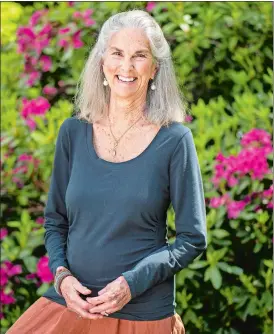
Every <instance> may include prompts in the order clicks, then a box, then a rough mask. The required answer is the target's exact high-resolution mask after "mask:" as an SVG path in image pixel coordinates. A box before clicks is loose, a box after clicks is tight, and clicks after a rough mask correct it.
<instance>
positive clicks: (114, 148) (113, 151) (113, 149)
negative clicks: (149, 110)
mask: <svg viewBox="0 0 274 334" xmlns="http://www.w3.org/2000/svg"><path fill="white" fill-rule="evenodd" d="M142 117H143V115H141V117H139V118H138V119H137V121H136V122H134V123H133V124H132V125H131V126H130V127H129V128H128V129H127V130H126V131H125V132H124V133H123V134H122V136H121V137H120V138H119V139H116V137H115V136H114V134H113V132H112V130H111V125H110V118H109V114H108V120H109V128H110V132H111V134H112V137H113V138H114V140H115V144H114V147H113V148H112V149H111V150H110V151H111V152H112V155H113V156H114V157H115V156H116V150H117V146H118V144H119V141H120V140H121V139H122V137H123V136H124V135H125V134H126V133H127V132H128V130H130V129H131V128H132V127H133V125H135V124H136V123H137V122H138V121H139V120H140V119H141V118H142Z"/></svg>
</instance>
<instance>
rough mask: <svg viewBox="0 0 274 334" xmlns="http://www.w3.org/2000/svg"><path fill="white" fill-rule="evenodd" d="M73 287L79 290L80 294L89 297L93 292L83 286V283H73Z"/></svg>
mask: <svg viewBox="0 0 274 334" xmlns="http://www.w3.org/2000/svg"><path fill="white" fill-rule="evenodd" d="M72 286H73V287H74V288H75V290H77V291H78V292H80V293H82V294H83V295H88V294H89V293H91V291H92V290H90V289H88V288H87V287H85V286H83V285H82V284H81V283H79V282H77V283H73V284H72Z"/></svg>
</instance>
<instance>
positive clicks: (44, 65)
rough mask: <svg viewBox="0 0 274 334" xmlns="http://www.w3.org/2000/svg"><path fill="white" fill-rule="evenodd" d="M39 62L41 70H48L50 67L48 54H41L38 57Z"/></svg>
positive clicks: (50, 62)
mask: <svg viewBox="0 0 274 334" xmlns="http://www.w3.org/2000/svg"><path fill="white" fill-rule="evenodd" d="M40 64H41V66H42V71H43V72H48V71H49V70H50V69H51V67H52V61H51V57H50V56H45V55H43V56H41V58H40Z"/></svg>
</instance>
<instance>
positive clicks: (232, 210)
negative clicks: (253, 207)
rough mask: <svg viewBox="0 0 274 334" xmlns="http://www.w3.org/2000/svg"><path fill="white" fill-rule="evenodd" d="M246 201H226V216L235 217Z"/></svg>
mask: <svg viewBox="0 0 274 334" xmlns="http://www.w3.org/2000/svg"><path fill="white" fill-rule="evenodd" d="M246 204H247V203H246V201H230V202H229V203H227V210H228V218H229V219H235V218H237V217H238V216H239V214H240V213H241V211H243V210H244V208H245V206H246Z"/></svg>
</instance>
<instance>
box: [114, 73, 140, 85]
mask: <svg viewBox="0 0 274 334" xmlns="http://www.w3.org/2000/svg"><path fill="white" fill-rule="evenodd" d="M116 78H117V79H118V80H119V81H120V82H123V83H131V82H134V81H136V80H137V78H134V80H129V81H126V80H125V81H124V80H121V79H119V76H118V75H116Z"/></svg>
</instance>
